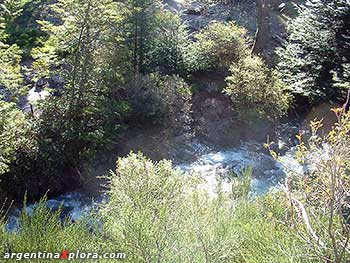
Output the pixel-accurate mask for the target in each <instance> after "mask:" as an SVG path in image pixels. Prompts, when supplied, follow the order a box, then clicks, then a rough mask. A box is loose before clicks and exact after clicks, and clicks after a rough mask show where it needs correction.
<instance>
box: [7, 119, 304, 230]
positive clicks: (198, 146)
mask: <svg viewBox="0 0 350 263" xmlns="http://www.w3.org/2000/svg"><path fill="white" fill-rule="evenodd" d="M286 128H288V129H289V130H292V131H293V130H294V131H295V130H296V128H295V127H294V128H292V129H290V126H288V125H287V126H285V127H284V129H286ZM284 136H285V138H282V137H281V138H280V139H279V144H280V145H283V144H285V143H286V142H285V141H286V140H289V138H290V136H291V134H288V133H287V134H286V135H284ZM295 143H296V142H294V144H295ZM292 144H293V143H292ZM289 145H290V147H288V149H287V150H286V151H285V152H284V154H283V155H281V157H280V159H279V160H278V161H276V160H274V159H273V158H272V157H271V156H270V154H269V153H268V152H267V150H266V149H264V147H263V145H262V143H257V142H242V143H241V145H240V146H239V147H232V148H230V147H226V148H225V149H222V150H220V149H219V150H218V149H215V150H214V149H213V148H211V147H209V146H207V145H205V144H203V143H200V142H199V141H198V140H197V139H193V140H192V141H191V143H190V144H189V145H187V146H186V148H185V149H183V148H179V149H174V151H177V153H176V155H174V156H181V155H182V154H183V153H184V152H185V151H186V152H187V153H186V154H187V155H188V152H190V153H191V155H192V156H194V158H191V160H190V161H189V160H187V161H184V160H181V159H179V160H178V159H176V157H174V159H173V160H172V161H173V163H174V166H175V167H177V168H178V169H181V170H183V171H185V172H188V173H189V174H190V173H196V174H198V175H200V176H201V177H202V178H203V181H204V183H203V187H204V188H206V190H208V192H209V193H213V194H215V192H216V190H217V187H218V182H219V179H220V181H221V182H222V189H223V190H224V191H231V190H232V187H231V184H230V178H232V177H231V176H230V175H232V174H238V175H239V174H240V173H241V171H242V169H244V168H247V167H252V171H253V174H252V185H251V195H253V196H254V195H261V194H264V193H266V192H267V191H269V190H271V189H274V188H278V187H279V186H280V184H281V183H282V182H283V179H284V178H285V175H286V172H287V171H288V170H293V171H297V172H300V173H302V172H303V169H304V168H303V167H302V166H301V165H300V164H299V163H298V162H297V161H296V160H295V159H294V151H295V147H293V145H291V143H290V142H289ZM106 198H108V197H106V195H105V194H100V195H99V196H98V197H97V198H94V199H92V198H91V196H89V195H88V194H86V193H84V194H83V193H80V192H72V193H67V194H64V195H61V196H59V197H57V198H53V199H49V200H47V202H46V205H47V206H48V207H49V208H50V209H52V210H53V211H56V210H58V209H59V208H60V206H62V218H64V217H67V216H68V217H70V218H71V220H73V221H76V220H79V219H81V218H83V217H85V216H87V215H88V214H89V213H90V211H91V210H92V209H93V208H94V207H97V208H98V206H99V204H100V203H101V202H102V201H103V200H105V199H106ZM34 207H35V204H28V205H27V206H25V207H24V208H22V209H25V211H26V212H27V213H29V214H31V213H32V212H33V209H34ZM20 211H21V210H20V209H19V208H17V209H14V211H13V212H12V213H11V215H10V216H9V219H8V224H7V230H8V231H17V230H18V229H19V228H20Z"/></svg>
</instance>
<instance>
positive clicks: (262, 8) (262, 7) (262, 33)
mask: <svg viewBox="0 0 350 263" xmlns="http://www.w3.org/2000/svg"><path fill="white" fill-rule="evenodd" d="M268 1H269V0H256V7H257V24H258V29H257V31H256V34H255V42H254V46H253V49H252V54H255V55H258V54H262V53H263V51H264V49H265V48H266V47H267V44H268V43H269V41H270V39H271V32H270V24H269V22H270V6H269V2H268Z"/></svg>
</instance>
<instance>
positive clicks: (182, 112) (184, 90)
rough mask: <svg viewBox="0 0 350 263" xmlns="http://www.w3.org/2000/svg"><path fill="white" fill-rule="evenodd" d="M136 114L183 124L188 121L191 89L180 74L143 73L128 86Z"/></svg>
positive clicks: (178, 125)
mask: <svg viewBox="0 0 350 263" xmlns="http://www.w3.org/2000/svg"><path fill="white" fill-rule="evenodd" d="M128 94H129V101H130V105H131V107H132V110H133V115H134V116H138V117H139V119H141V120H142V119H144V120H150V121H152V122H158V123H164V124H169V125H171V126H176V127H179V128H181V127H182V128H183V127H184V126H186V124H188V119H189V113H190V109H191V89H190V87H189V86H188V85H187V83H186V82H185V81H184V80H183V79H182V78H180V77H179V76H176V75H173V76H167V75H166V76H160V75H159V74H157V73H151V74H149V75H146V76H142V75H139V76H138V78H137V79H136V80H135V81H134V82H133V83H132V84H131V87H130V88H129V89H128Z"/></svg>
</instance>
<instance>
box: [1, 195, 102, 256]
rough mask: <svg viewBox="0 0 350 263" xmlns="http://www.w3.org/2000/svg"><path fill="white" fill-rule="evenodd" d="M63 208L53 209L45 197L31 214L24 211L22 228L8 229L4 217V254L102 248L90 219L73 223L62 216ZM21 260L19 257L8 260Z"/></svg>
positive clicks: (94, 250)
mask: <svg viewBox="0 0 350 263" xmlns="http://www.w3.org/2000/svg"><path fill="white" fill-rule="evenodd" d="M59 217H60V211H56V212H52V211H51V210H50V209H49V208H47V207H46V205H45V199H42V200H41V202H40V203H38V204H37V205H36V206H35V208H34V210H33V213H32V214H31V215H29V214H28V213H27V212H25V211H22V213H21V216H20V222H21V229H20V230H19V231H18V232H13V233H9V232H6V231H5V228H4V224H5V221H0V226H1V230H0V254H1V257H2V258H3V257H4V256H5V253H18V252H21V253H28V252H42V253H43V252H49V253H59V254H60V253H61V252H62V251H63V250H69V251H71V252H72V251H78V250H79V251H84V252H87V251H89V252H90V251H93V252H96V253H98V252H99V251H100V246H99V241H98V238H97V236H96V235H95V234H96V233H93V232H91V231H90V230H89V229H90V228H89V227H88V224H87V222H85V221H80V222H75V223H72V222H71V221H70V219H68V218H67V219H66V220H63V221H62V220H60V219H59ZM6 261H8V262H18V261H19V260H18V259H12V260H10V259H9V260H6ZM27 261H28V262H38V263H42V262H47V261H49V260H47V259H46V260H45V259H30V260H27Z"/></svg>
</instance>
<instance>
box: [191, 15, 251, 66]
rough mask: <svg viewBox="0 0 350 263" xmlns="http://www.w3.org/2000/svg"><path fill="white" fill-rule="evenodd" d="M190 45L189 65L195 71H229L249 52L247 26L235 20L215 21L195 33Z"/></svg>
mask: <svg viewBox="0 0 350 263" xmlns="http://www.w3.org/2000/svg"><path fill="white" fill-rule="evenodd" d="M194 38H195V41H194V42H193V43H192V44H191V45H190V46H189V47H188V58H187V59H188V60H189V63H188V64H189V67H190V69H192V70H195V71H211V70H214V71H227V70H228V69H229V67H230V65H231V64H232V63H236V62H238V61H239V60H240V59H242V58H244V57H246V56H247V55H248V54H249V48H248V40H249V39H248V36H247V30H246V29H245V28H242V27H239V26H237V25H236V24H235V23H233V22H229V23H222V22H214V23H211V24H210V25H209V26H208V27H206V28H204V29H202V30H201V31H199V32H198V33H196V34H195V35H194Z"/></svg>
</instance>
